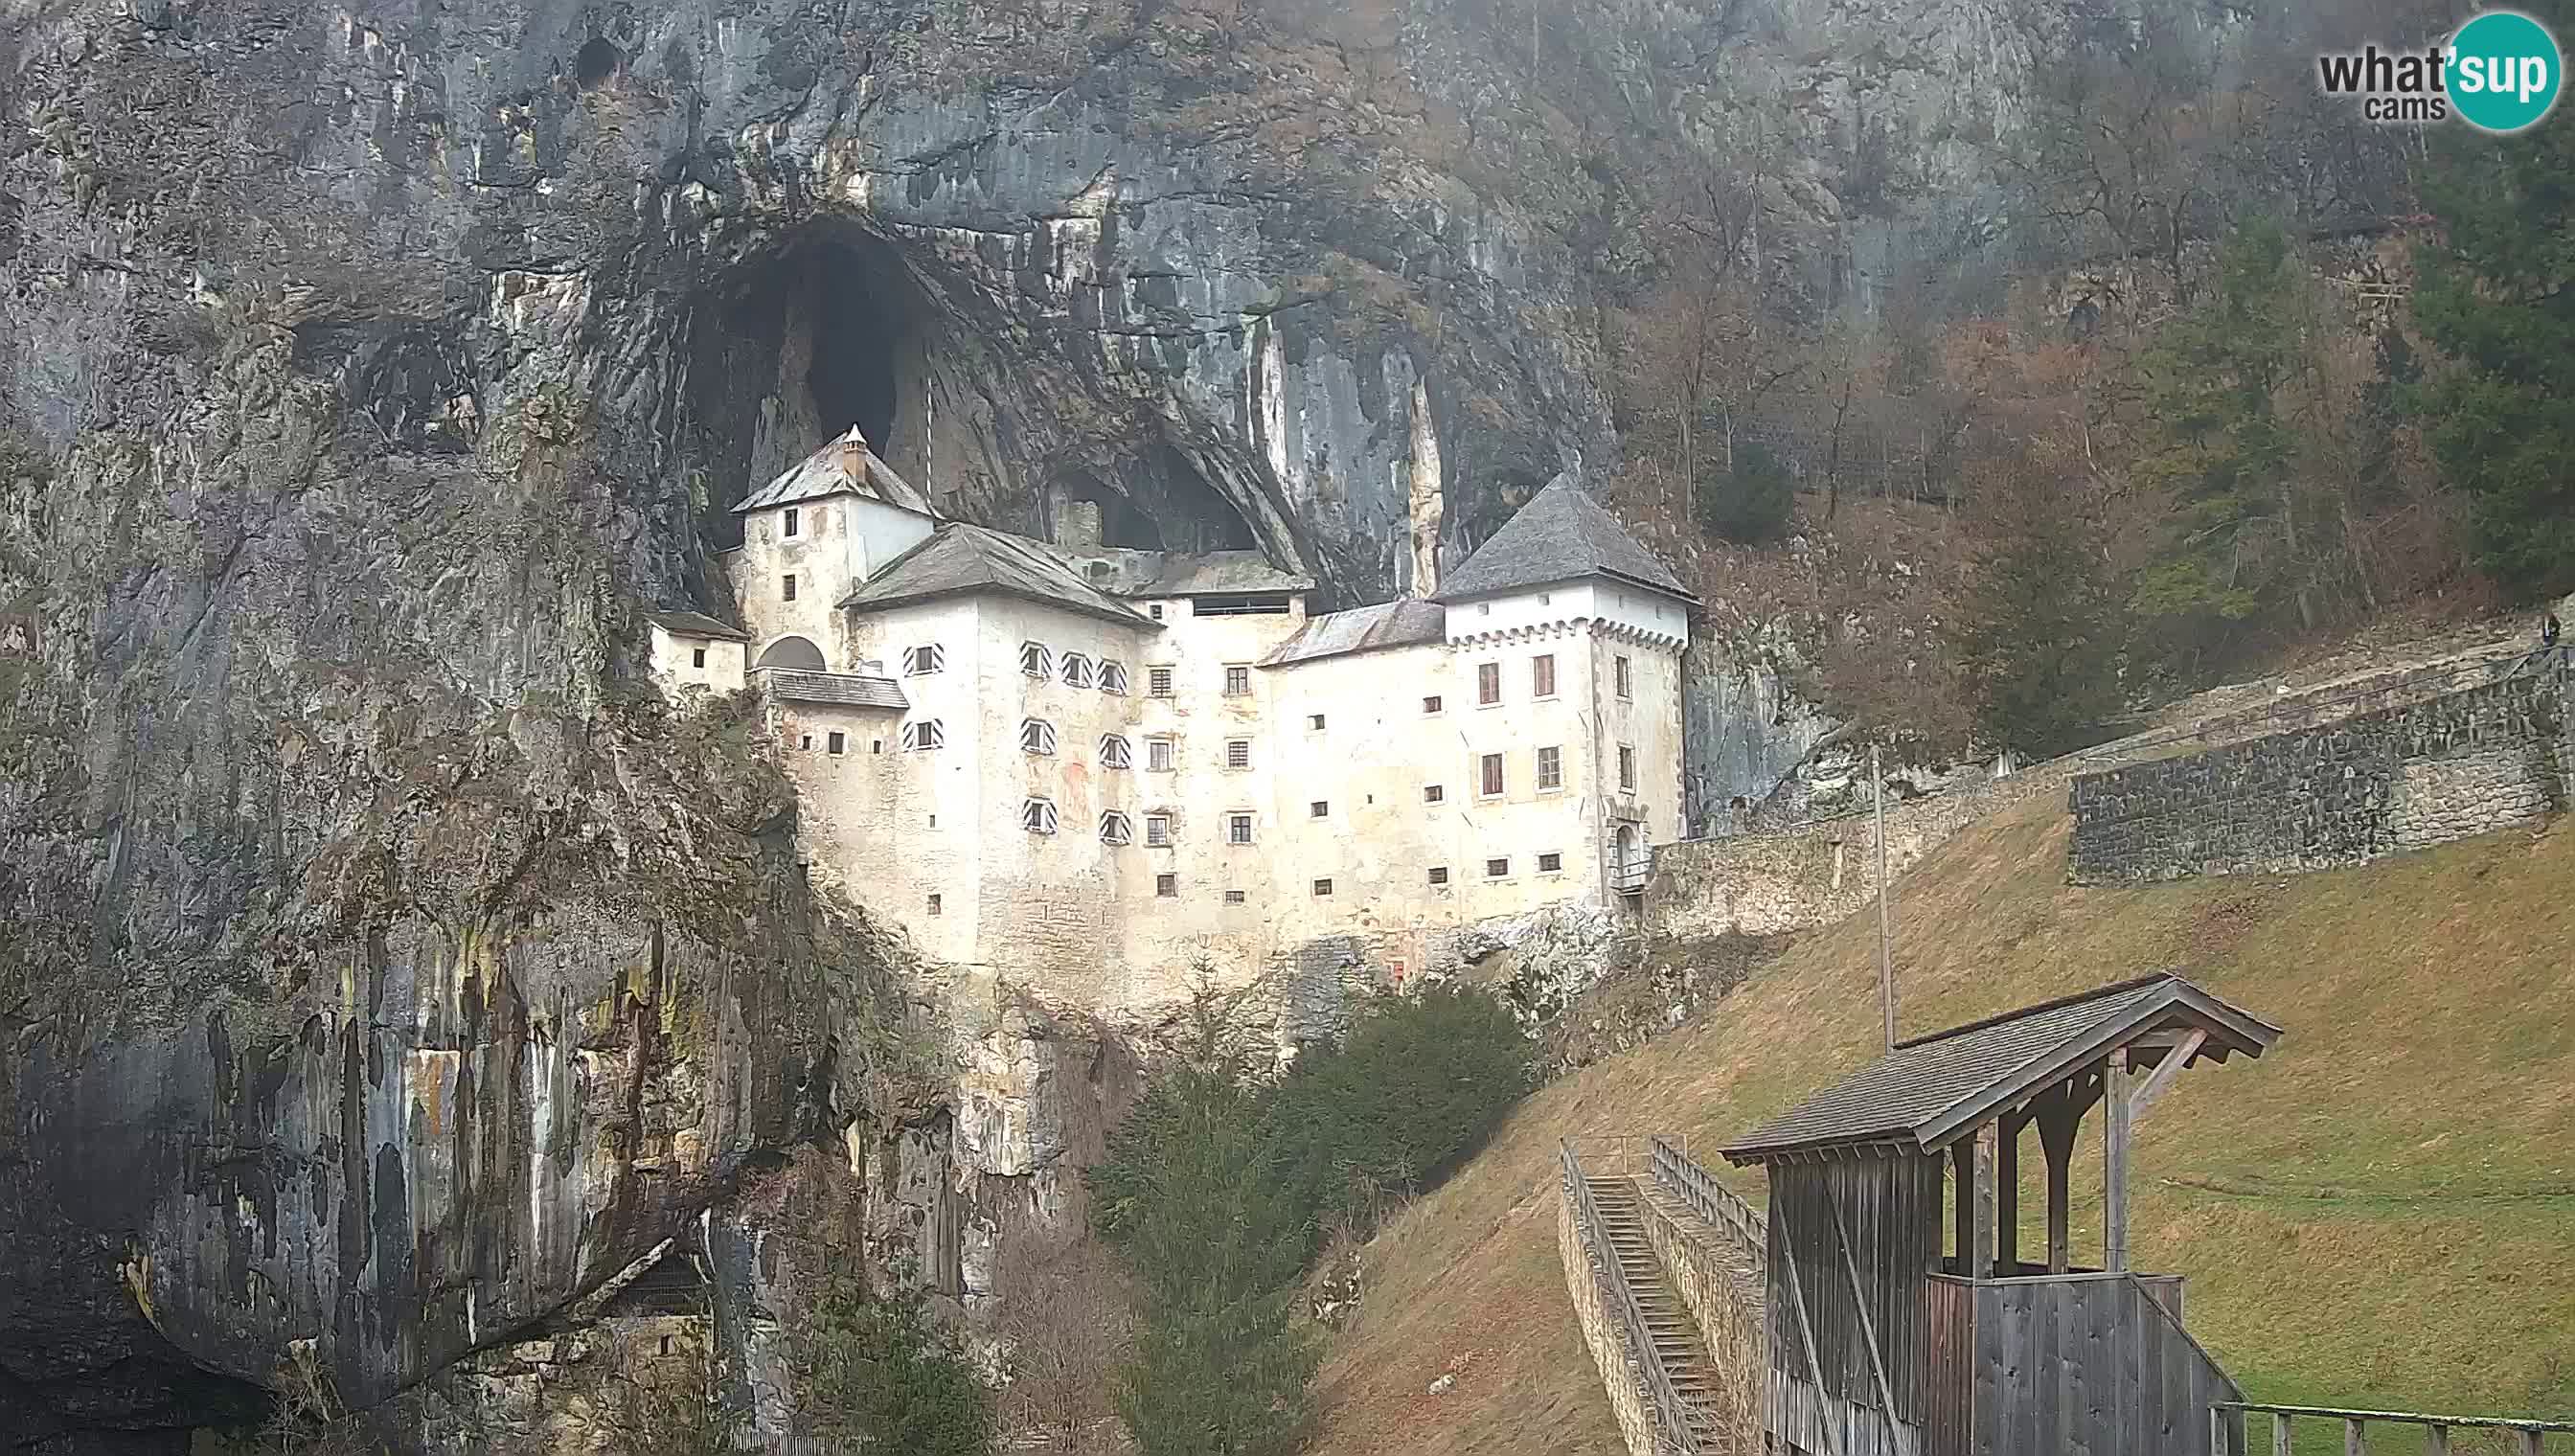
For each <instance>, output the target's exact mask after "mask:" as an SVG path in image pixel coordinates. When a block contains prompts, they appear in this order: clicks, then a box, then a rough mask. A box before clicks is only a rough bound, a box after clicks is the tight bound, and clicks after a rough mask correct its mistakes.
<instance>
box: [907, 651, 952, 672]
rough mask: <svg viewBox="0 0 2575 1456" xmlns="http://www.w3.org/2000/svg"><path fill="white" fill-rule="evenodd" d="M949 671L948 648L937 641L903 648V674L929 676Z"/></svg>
mask: <svg viewBox="0 0 2575 1456" xmlns="http://www.w3.org/2000/svg"><path fill="white" fill-rule="evenodd" d="M947 671H948V649H946V648H944V647H941V646H940V645H939V644H937V643H930V644H927V645H925V646H922V647H917V648H905V649H904V650H903V676H905V677H907V678H927V677H929V676H930V675H931V674H933V673H945V672H947Z"/></svg>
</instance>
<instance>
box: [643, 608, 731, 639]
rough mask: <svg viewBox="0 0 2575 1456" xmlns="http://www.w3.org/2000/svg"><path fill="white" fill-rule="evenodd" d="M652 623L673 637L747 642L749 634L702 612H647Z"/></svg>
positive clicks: (646, 615) (646, 614)
mask: <svg viewBox="0 0 2575 1456" xmlns="http://www.w3.org/2000/svg"><path fill="white" fill-rule="evenodd" d="M644 615H645V617H647V618H649V619H651V621H652V623H653V625H654V626H655V627H658V628H660V629H662V630H663V631H664V632H667V633H670V634H671V635H673V636H675V637H705V638H713V639H715V640H716V641H718V642H749V641H751V634H749V633H747V632H744V631H743V630H742V629H741V628H739V627H736V626H734V625H733V624H732V623H729V622H719V621H717V620H716V619H715V618H712V617H709V616H707V615H706V614H705V613H703V612H647V613H645V614H644Z"/></svg>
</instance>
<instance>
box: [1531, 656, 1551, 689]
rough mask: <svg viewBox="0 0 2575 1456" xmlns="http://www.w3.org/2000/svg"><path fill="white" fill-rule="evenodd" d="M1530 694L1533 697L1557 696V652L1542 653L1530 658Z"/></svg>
mask: <svg viewBox="0 0 2575 1456" xmlns="http://www.w3.org/2000/svg"><path fill="white" fill-rule="evenodd" d="M1529 696H1530V697H1531V698H1553V697H1554V696H1555V654H1553V653H1540V654H1538V655H1537V656H1536V657H1534V658H1531V659H1529Z"/></svg>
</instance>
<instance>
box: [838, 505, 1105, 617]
mask: <svg viewBox="0 0 2575 1456" xmlns="http://www.w3.org/2000/svg"><path fill="white" fill-rule="evenodd" d="M969 592H994V593H999V594H1001V595H1003V596H1007V597H1020V598H1025V599H1026V600H1028V601H1031V602H1044V603H1048V604H1051V605H1053V606H1057V607H1062V608H1065V609H1067V610H1069V611H1073V612H1083V613H1088V614H1090V615H1091V616H1094V617H1103V618H1107V619H1108V620H1109V621H1111V622H1115V623H1120V624H1122V625H1125V626H1130V627H1144V628H1151V627H1154V626H1156V624H1155V623H1153V622H1150V621H1148V620H1147V619H1146V618H1145V617H1144V616H1143V615H1142V614H1140V613H1138V612H1137V611H1136V610H1135V609H1134V608H1131V607H1129V606H1127V605H1126V604H1125V603H1123V602H1120V601H1119V600H1118V599H1117V598H1115V597H1112V596H1110V595H1109V594H1107V593H1105V592H1103V591H1101V590H1100V589H1099V588H1097V587H1094V586H1093V585H1091V584H1090V583H1089V582H1086V581H1084V580H1083V579H1082V576H1081V574H1080V573H1078V572H1076V571H1074V569H1073V568H1072V567H1071V566H1070V565H1068V564H1067V563H1066V562H1065V561H1064V559H1063V558H1061V557H1059V556H1057V555H1056V554H1055V553H1054V552H1052V551H1050V550H1049V549H1048V548H1046V547H1045V546H1043V545H1041V544H1039V543H1037V542H1034V541H1030V540H1028V539H1026V538H1024V537H1018V536H1010V535H1006V534H1004V533H1002V532H999V531H988V530H986V529H985V528H983V527H981V526H968V525H966V524H965V523H964V522H961V521H947V522H942V523H940V527H939V529H938V530H937V531H935V532H933V533H931V535H930V537H929V539H928V540H925V541H923V542H922V543H921V544H920V545H919V546H916V547H914V548H913V549H912V550H910V551H908V552H905V553H904V554H903V555H901V556H899V557H896V558H895V559H894V560H893V561H891V562H888V563H887V564H886V565H885V566H884V568H883V569H881V570H880V571H878V573H877V574H876V575H875V576H873V577H870V578H869V579H868V580H867V581H865V582H862V583H860V584H859V585H858V586H857V587H856V588H855V589H853V590H852V591H851V592H850V595H848V596H847V597H844V598H842V599H841V605H842V606H843V607H847V608H853V609H858V610H862V611H864V610H866V609H869V608H886V607H896V606H900V605H902V604H904V603H907V602H922V601H927V600H929V599H931V598H934V597H950V596H956V595H959V594H963V593H969Z"/></svg>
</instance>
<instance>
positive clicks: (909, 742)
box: [903, 718, 948, 753]
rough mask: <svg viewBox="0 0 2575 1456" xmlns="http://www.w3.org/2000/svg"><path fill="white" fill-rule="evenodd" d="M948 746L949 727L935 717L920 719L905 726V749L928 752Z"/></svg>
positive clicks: (909, 751) (913, 751)
mask: <svg viewBox="0 0 2575 1456" xmlns="http://www.w3.org/2000/svg"><path fill="white" fill-rule="evenodd" d="M946 746H948V729H947V728H946V727H945V726H943V725H942V724H941V723H940V722H939V720H937V719H935V718H925V719H918V720H915V721H914V722H912V723H908V724H905V725H904V726H903V750H904V751H905V752H907V753H921V752H927V751H929V750H930V749H932V748H944V747H946Z"/></svg>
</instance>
